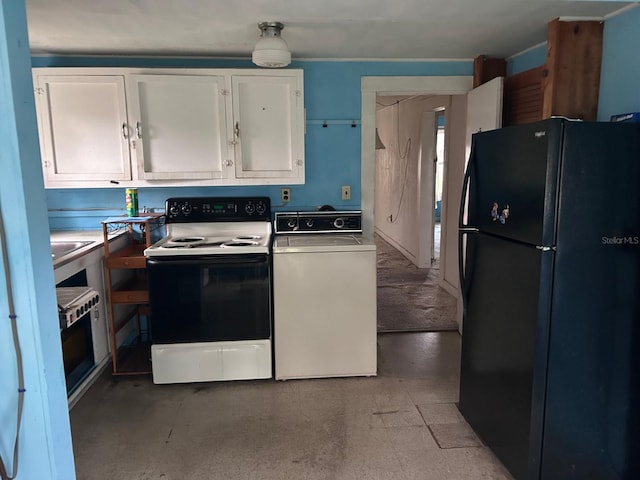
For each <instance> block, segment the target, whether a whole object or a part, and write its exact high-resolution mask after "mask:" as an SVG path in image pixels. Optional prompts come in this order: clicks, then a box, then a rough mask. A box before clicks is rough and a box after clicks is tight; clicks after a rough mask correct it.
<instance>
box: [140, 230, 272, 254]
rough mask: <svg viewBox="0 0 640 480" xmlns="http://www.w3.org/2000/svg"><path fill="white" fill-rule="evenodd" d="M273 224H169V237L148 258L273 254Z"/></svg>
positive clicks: (155, 247) (151, 247)
mask: <svg viewBox="0 0 640 480" xmlns="http://www.w3.org/2000/svg"><path fill="white" fill-rule="evenodd" d="M270 243H271V223H270V222H205V223H176V224H169V225H167V236H166V237H164V238H163V239H162V240H160V241H159V242H157V243H155V244H153V245H151V246H150V247H149V248H147V249H146V250H145V251H144V255H145V256H146V257H161V256H182V255H190V256H193V255H228V254H246V253H269V251H270V248H269V245H270Z"/></svg>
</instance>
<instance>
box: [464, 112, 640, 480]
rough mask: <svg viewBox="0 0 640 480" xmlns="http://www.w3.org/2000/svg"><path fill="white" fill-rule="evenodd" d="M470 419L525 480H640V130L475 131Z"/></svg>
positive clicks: (558, 125)
mask: <svg viewBox="0 0 640 480" xmlns="http://www.w3.org/2000/svg"><path fill="white" fill-rule="evenodd" d="M463 191H464V194H463V202H462V206H461V214H460V219H461V220H460V242H459V245H460V262H461V268H460V274H461V286H462V293H463V304H464V315H463V335H462V354H461V357H462V358H461V373H460V400H459V404H458V407H459V409H460V412H461V413H462V414H463V416H464V417H465V418H466V420H467V421H468V422H469V424H470V425H471V426H472V427H473V428H474V430H475V431H476V432H477V433H478V434H479V436H480V437H481V439H482V440H483V441H484V443H485V444H486V445H487V446H488V447H490V448H491V449H492V450H493V452H494V453H495V454H496V455H497V456H498V458H500V460H501V461H502V462H503V464H504V465H505V466H506V467H507V468H508V469H509V470H510V472H511V473H512V474H513V476H514V477H515V478H516V479H518V480H524V479H526V480H534V479H535V480H538V479H544V480H556V479H558V480H565V479H576V480H578V479H579V480H585V479H589V480H600V479H602V480H604V479H606V480H614V479H615V480H618V479H624V480H631V479H634V480H637V479H640V124H615V123H599V122H577V121H568V120H566V119H560V118H554V119H549V120H544V121H541V122H537V123H532V124H528V125H521V126H514V127H507V128H502V129H498V130H494V131H490V132H481V133H477V134H474V135H473V140H472V148H471V156H470V159H469V164H468V167H467V172H466V175H465V185H464V188H463Z"/></svg>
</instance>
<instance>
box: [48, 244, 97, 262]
mask: <svg viewBox="0 0 640 480" xmlns="http://www.w3.org/2000/svg"><path fill="white" fill-rule="evenodd" d="M90 243H93V242H92V241H81V242H56V241H52V242H51V257H52V258H53V259H54V260H56V259H58V258H60V257H63V256H65V255H67V254H69V253H71V252H73V251H75V250H78V249H79V248H82V247H84V246H86V245H89V244H90Z"/></svg>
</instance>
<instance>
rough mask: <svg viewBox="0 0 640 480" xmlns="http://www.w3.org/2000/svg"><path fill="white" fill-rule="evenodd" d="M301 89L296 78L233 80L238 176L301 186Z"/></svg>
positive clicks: (302, 174) (275, 77)
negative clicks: (279, 180) (288, 180)
mask: <svg viewBox="0 0 640 480" xmlns="http://www.w3.org/2000/svg"><path fill="white" fill-rule="evenodd" d="M300 88H301V87H300V86H299V85H298V79H297V78H296V77H294V76H289V77H286V76H244V75H234V76H233V77H232V92H233V132H232V143H234V144H235V164H236V177H238V178H265V179H269V178H273V179H285V180H286V179H292V180H293V179H302V182H291V183H304V160H303V155H304V145H302V143H303V138H302V135H301V134H300V131H301V130H300V129H301V128H303V125H301V123H302V121H303V119H301V118H299V116H300V115H299V114H300V112H301V111H302V105H301V102H302V95H301V89H300Z"/></svg>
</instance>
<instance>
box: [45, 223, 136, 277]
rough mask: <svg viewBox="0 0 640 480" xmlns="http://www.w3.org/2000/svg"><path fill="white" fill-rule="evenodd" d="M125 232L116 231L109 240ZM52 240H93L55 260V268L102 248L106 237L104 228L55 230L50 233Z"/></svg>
mask: <svg viewBox="0 0 640 480" xmlns="http://www.w3.org/2000/svg"><path fill="white" fill-rule="evenodd" d="M123 233H124V232H116V233H114V234H111V235H109V241H110V242H111V241H113V240H114V239H115V238H117V237H119V236H120V235H122V234H123ZM49 237H50V241H51V242H91V243H89V244H87V245H85V246H83V247H80V248H78V249H77V250H73V251H72V252H69V253H67V254H66V255H63V256H61V257H58V258H56V259H55V260H54V261H53V268H54V269H56V268H59V267H62V266H64V265H66V264H68V263H71V262H73V261H74V260H76V259H78V258H80V257H82V256H84V255H87V254H89V253H91V252H93V251H95V250H98V249H100V250H102V249H103V247H104V238H103V235H102V230H101V229H100V230H55V231H52V232H50V234H49Z"/></svg>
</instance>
